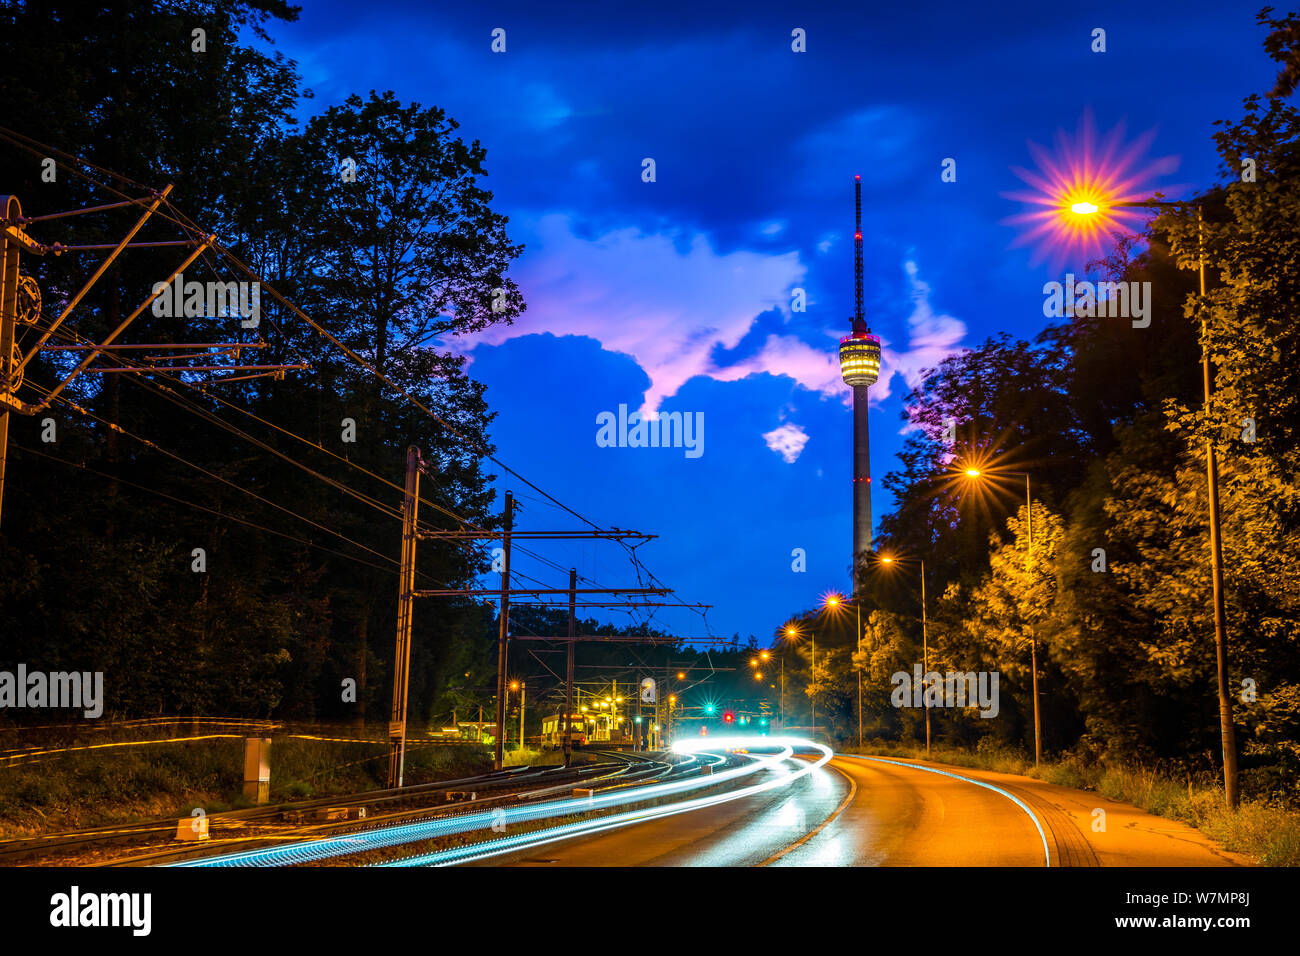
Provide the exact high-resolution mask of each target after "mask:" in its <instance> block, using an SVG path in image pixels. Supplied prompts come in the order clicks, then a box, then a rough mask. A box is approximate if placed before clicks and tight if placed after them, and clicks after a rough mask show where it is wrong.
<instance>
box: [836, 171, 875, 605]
mask: <svg viewBox="0 0 1300 956" xmlns="http://www.w3.org/2000/svg"><path fill="white" fill-rule="evenodd" d="M853 197H854V203H855V205H856V218H855V223H856V225H855V228H854V230H853V275H854V311H853V320H852V322H853V331H852V333H851V334H849V335H846V336H844V338H842V339H840V374H841V375H842V376H843V377H844V383H845V384H846V385H848V386H849V387H850V388H852V389H853V587H854V590H857V589H858V586H859V585H860V584H861V578H862V571H863V564H862V562H863V561H864V560H865V558H866V555H865V554H864V553H863V552H867V553H870V551H871V438H870V435H869V433H868V430H867V390H868V389H869V388H870V387H871V386H872V385H874V384H875V382H876V380H877V379H878V378H880V339H879V338H878V337H876V336H874V335H872V334H871V330H870V329H869V328H867V320H866V318H865V317H864V316H863V314H862V177H861V176H854V177H853Z"/></svg>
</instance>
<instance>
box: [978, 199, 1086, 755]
mask: <svg viewBox="0 0 1300 956" xmlns="http://www.w3.org/2000/svg"><path fill="white" fill-rule="evenodd" d="M1076 205H1078V204H1076ZM998 474H1002V475H1015V476H1017V477H1020V478H1024V479H1025V514H1026V515H1027V516H1028V529H1027V530H1028V537H1029V549H1028V551H1026V552H1025V572H1026V573H1027V574H1028V573H1030V571H1031V567H1032V564H1033V558H1034V499H1033V497H1032V494H1031V492H1030V488H1029V475H1028V474H1027V473H1026V472H1023V471H1002V472H998ZM966 476H967V477H968V478H982V477H984V472H982V471H980V470H979V469H978V468H974V467H972V468H967V469H966ZM1029 667H1030V670H1031V671H1032V673H1033V676H1032V681H1031V682H1032V685H1033V688H1032V691H1031V692H1032V694H1033V697H1034V766H1035V767H1037V766H1038V764H1039V762H1040V761H1041V760H1042V759H1043V724H1042V720H1041V717H1040V714H1039V711H1038V631H1037V630H1036V629H1035V628H1034V622H1033V620H1032V619H1031V620H1030V621H1029Z"/></svg>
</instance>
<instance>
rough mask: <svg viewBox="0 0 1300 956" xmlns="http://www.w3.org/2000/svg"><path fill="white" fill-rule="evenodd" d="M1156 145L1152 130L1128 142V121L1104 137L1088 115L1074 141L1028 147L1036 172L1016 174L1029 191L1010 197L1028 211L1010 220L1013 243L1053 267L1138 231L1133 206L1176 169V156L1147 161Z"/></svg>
mask: <svg viewBox="0 0 1300 956" xmlns="http://www.w3.org/2000/svg"><path fill="white" fill-rule="evenodd" d="M1154 141H1155V131H1154V130H1149V131H1148V132H1146V133H1144V134H1143V135H1141V136H1139V137H1137V138H1136V139H1133V140H1126V130H1125V128H1124V125H1123V124H1122V123H1121V124H1119V125H1118V126H1116V127H1114V128H1113V129H1111V130H1110V131H1109V132H1107V133H1106V134H1105V135H1100V134H1099V133H1098V132H1097V128H1096V123H1095V121H1094V119H1093V116H1092V114H1091V112H1086V113H1084V115H1083V116H1082V117H1081V118H1080V121H1079V125H1078V127H1077V129H1076V131H1075V133H1074V135H1073V136H1071V135H1070V134H1068V133H1066V132H1065V131H1064V130H1058V131H1057V134H1056V141H1055V143H1054V145H1053V148H1052V149H1050V150H1049V149H1047V148H1044V147H1042V146H1040V145H1038V144H1037V143H1029V144H1028V145H1029V152H1030V155H1031V156H1032V157H1033V159H1034V164H1035V166H1036V169H1034V170H1026V169H1022V168H1019V167H1013V168H1012V171H1013V172H1014V173H1015V174H1016V175H1017V176H1018V177H1019V178H1020V179H1021V180H1023V181H1024V182H1025V183H1026V184H1027V185H1028V186H1029V187H1030V189H1029V190H1028V191H1023V190H1022V191H1017V192H1011V193H1005V194H1004V195H1005V197H1006V198H1007V199H1014V200H1016V201H1017V202H1021V203H1024V204H1025V205H1026V206H1028V207H1029V208H1028V209H1027V210H1026V211H1025V212H1023V213H1019V214H1017V215H1015V216H1012V217H1011V218H1009V219H1007V220H1005V222H1006V223H1007V224H1008V225H1013V226H1018V227H1020V235H1019V236H1018V237H1017V238H1016V240H1015V241H1014V242H1013V243H1012V244H1013V245H1014V246H1021V245H1030V246H1032V247H1033V249H1034V251H1033V254H1032V256H1031V262H1032V264H1034V265H1037V264H1038V263H1039V262H1041V261H1043V260H1044V259H1049V260H1051V263H1052V268H1053V270H1055V269H1057V268H1059V267H1060V266H1061V265H1063V264H1064V263H1065V262H1066V261H1079V262H1087V261H1090V260H1092V259H1095V258H1097V257H1098V256H1099V255H1100V254H1101V252H1102V250H1103V248H1104V247H1105V246H1106V244H1107V242H1108V241H1109V239H1110V236H1111V235H1112V234H1113V233H1116V232H1135V231H1137V229H1138V228H1139V227H1140V226H1141V225H1142V219H1141V216H1140V215H1139V214H1138V213H1137V212H1135V211H1132V210H1131V208H1130V206H1131V204H1132V202H1133V201H1134V200H1137V199H1141V198H1142V197H1143V196H1145V195H1147V194H1149V193H1150V192H1151V190H1152V189H1153V188H1154V187H1155V185H1156V182H1157V181H1158V180H1159V179H1160V178H1161V177H1163V176H1165V175H1167V174H1169V173H1172V172H1173V171H1174V170H1175V169H1177V168H1178V157H1176V156H1163V157H1160V158H1150V157H1149V156H1148V152H1149V150H1150V148H1151V145H1152V143H1153V142H1154ZM1164 188H1166V189H1177V188H1182V187H1181V186H1174V185H1170V186H1166V187H1164ZM1080 216H1084V217H1086V218H1084V219H1080V218H1079V217H1080Z"/></svg>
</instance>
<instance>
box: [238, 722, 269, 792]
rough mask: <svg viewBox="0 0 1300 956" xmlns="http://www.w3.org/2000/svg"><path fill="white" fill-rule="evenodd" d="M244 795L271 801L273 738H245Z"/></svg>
mask: <svg viewBox="0 0 1300 956" xmlns="http://www.w3.org/2000/svg"><path fill="white" fill-rule="evenodd" d="M244 797H245V798H246V799H248V800H252V801H253V802H254V803H270V802H271V738H270V737H245V738H244Z"/></svg>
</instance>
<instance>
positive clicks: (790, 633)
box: [781, 624, 817, 735]
mask: <svg viewBox="0 0 1300 956" xmlns="http://www.w3.org/2000/svg"><path fill="white" fill-rule="evenodd" d="M785 636H786V637H787V638H797V637H799V636H800V635H799V629H798V628H797V627H795V626H794V625H793V624H790V625H788V626H787V627H786V629H785ZM808 639H809V640H810V641H811V642H812V662H811V669H810V670H809V672H808V673H809V676H810V677H811V678H812V680H813V681H814V682H815V681H816V680H817V635H816V634H814V633H813V632H812V631H809V632H808ZM810 696H811V698H812V729H813V734H814V735H815V734H816V733H817V694H816V693H815V692H814V693H813V694H811V695H810ZM781 729H782V730H784V729H785V720H784V718H783V719H782V721H781Z"/></svg>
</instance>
